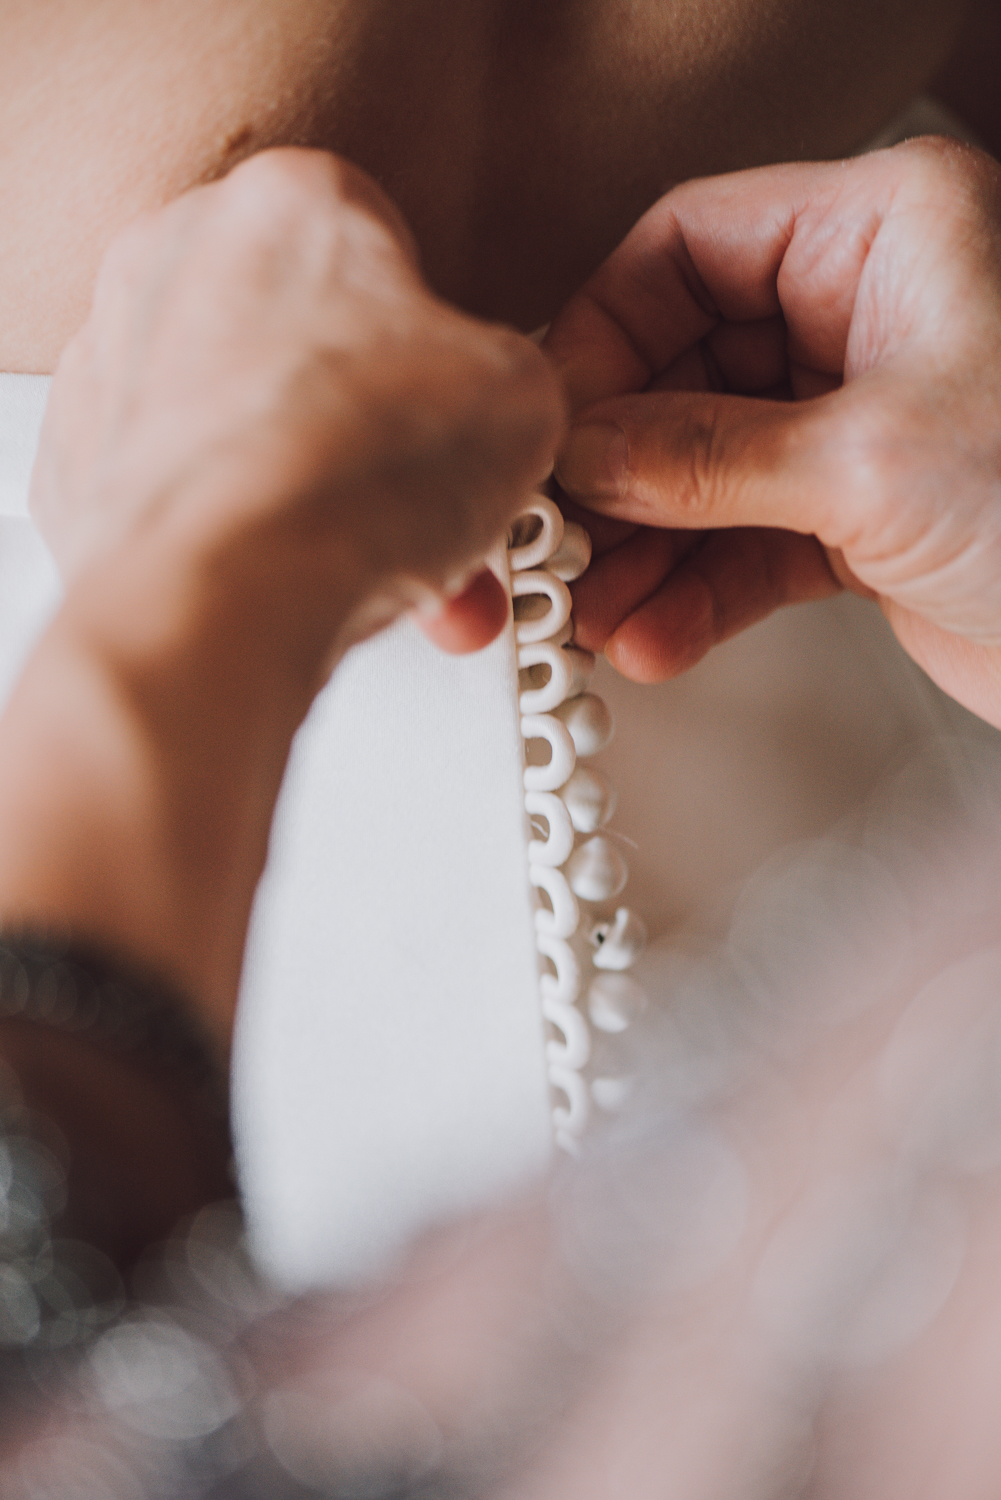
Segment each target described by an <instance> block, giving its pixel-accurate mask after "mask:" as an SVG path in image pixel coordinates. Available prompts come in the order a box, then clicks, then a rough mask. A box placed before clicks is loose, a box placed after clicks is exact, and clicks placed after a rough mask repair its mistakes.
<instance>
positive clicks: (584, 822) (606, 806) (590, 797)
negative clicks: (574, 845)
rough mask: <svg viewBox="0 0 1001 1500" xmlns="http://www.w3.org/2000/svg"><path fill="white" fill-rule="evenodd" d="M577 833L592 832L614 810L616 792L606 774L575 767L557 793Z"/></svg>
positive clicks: (606, 820)
mask: <svg viewBox="0 0 1001 1500" xmlns="http://www.w3.org/2000/svg"><path fill="white" fill-rule="evenodd" d="M560 796H561V797H562V799H563V801H564V802H565V803H566V806H567V811H568V812H569V814H570V821H571V822H572V823H573V826H574V827H575V828H576V830H577V832H578V833H596V832H597V831H598V829H599V828H601V827H603V826H604V824H606V823H607V822H608V820H609V818H610V817H612V815H613V813H614V812H615V804H616V802H617V801H618V793H617V791H616V789H615V787H614V786H612V784H611V782H610V781H609V780H608V779H607V777H605V776H603V775H602V774H601V772H600V771H593V770H592V769H591V767H590V766H578V767H577V769H576V770H575V771H574V773H573V775H572V776H571V777H570V780H569V781H568V782H567V784H566V786H565V787H563V789H562V791H561V792H560Z"/></svg>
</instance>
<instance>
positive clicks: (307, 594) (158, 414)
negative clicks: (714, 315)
mask: <svg viewBox="0 0 1001 1500" xmlns="http://www.w3.org/2000/svg"><path fill="white" fill-rule="evenodd" d="M401 413H406V414H407V416H406V418H403V417H401ZM562 418H563V405H562V400H561V396H560V392H559V389H558V385H557V383H556V380H555V378H554V376H553V374H552V372H551V370H550V369H549V367H548V365H547V363H546V361H545V360H544V359H543V357H542V355H541V354H540V353H539V352H538V350H537V349H536V348H535V347H534V345H532V344H531V343H530V342H529V341H528V340H526V339H523V338H522V337H520V336H519V335H516V334H513V333H511V332H509V331H506V330H503V329H498V328H494V327H489V326H487V325H485V324H482V323H479V322H477V321H475V320H472V319H470V318H468V317H466V316H464V315H462V314H460V313H457V312H455V311H454V310H452V309H450V308H448V307H446V306H445V305H444V304H443V303H441V302H440V301H438V299H437V298H435V297H434V296H433V295H432V294H431V293H430V292H429V291H428V289H427V287H426V285H425V283H424V282H423V280H422V279H421V277H420V275H419V273H418V271H417V269H416V266H415V263H414V254H413V246H412V242H411V240H410V238H409V236H408V234H407V233H406V230H405V229H404V227H403V226H402V224H401V222H400V220H399V217H398V215H397V214H396V212H395V210H394V209H393V208H392V206H391V205H390V204H388V202H387V201H386V199H385V198H384V196H383V195H382V194H381V192H380V191H379V189H378V188H377V187H376V186H375V184H374V183H372V182H371V181H370V180H369V179H368V178H366V177H365V176H364V175H363V174H362V173H360V172H358V171H357V169H355V168H353V167H350V166H348V165H347V164H346V163H339V162H337V161H335V160H334V159H333V158H331V157H329V156H327V155H325V154H321V153H317V152H306V151H295V150H293V151H284V152H271V153H264V154H262V155H259V156H257V157H255V158H254V159H253V160H252V161H250V162H247V163H245V164H244V165H243V166H241V167H240V168H238V169H237V170H236V171H234V172H233V173H231V174H230V176H229V177H227V178H226V180H225V181H224V182H222V183H220V184H217V185H214V186H212V187H205V188H200V189H197V190H195V191H193V192H192V193H190V194H188V195H187V196H186V197H184V198H182V199H180V200H178V201H177V202H176V203H174V204H173V205H171V207H170V208H168V209H166V210H163V211H161V212H160V213H159V214H157V215H153V216H151V217H148V218H147V219H145V220H143V221H141V222H139V223H137V224H136V225H134V226H133V227H132V228H131V229H130V230H129V231H128V233H127V234H125V235H124V236H123V237H122V238H120V239H119V240H118V241H117V243H116V245H115V247H114V249H113V250H112V252H111V253H110V255H109V257H108V259H107V260H106V262H105V266H104V269H103V270H102V273H101V277H100V279H99V282H98V287H97V292H96V296H95V300H94V310H93V313H92V316H91V319H90V320H89V322H88V323H87V325H86V327H85V328H84V330H83V332H82V333H81V335H80V336H79V337H78V338H76V339H75V340H74V341H73V342H72V343H71V345H70V347H69V348H68V349H67V351H66V353H65V355H64V357H63V360H62V362H61V365H60V371H59V375H58V378H57V380H56V383H55V386H54V390H53V396H52V399H51V401H50V406H49V410H48V413H47V416H46V427H45V432H44V434H43V442H42V449H43V452H42V457H41V458H40V461H39V463H38V465H37V466H36V471H35V476H34V494H33V500H34V509H35V513H36V515H37V516H38V518H39V523H40V525H41V526H42V529H43V531H44V532H45V534H46V535H47V536H48V537H49V539H50V540H51V544H52V547H53V549H54V551H55V554H56V556H57V559H58V561H59V563H60V565H61V568H62V570H63V573H64V576H65V578H66V580H67V595H66V600H65V603H64V605H63V607H62V609H61V611H60V612H59V614H58V616H57V618H56V620H55V622H54V624H53V626H52V628H51V629H50V630H49V631H48V633H47V634H46V635H45V637H44V638H43V640H42V642H41V644H40V646H39V648H38V651H37V653H36V656H35V658H34V660H33V663H32V667H31V670H29V671H28V672H27V673H26V674H25V676H24V678H23V679H22V681H21V683H20V685H19V687H18V688H17V689H16V691H15V693H14V696H13V699H12V701H11V703H10V705H9V707H8V709H7V712H6V714H5V716H4V720H3V726H2V734H0V764H2V766H3V767H4V771H3V773H2V774H0V782H2V783H3V788H2V790H0V827H2V828H3V829H4V837H3V838H2V839H0V846H2V852H0V921H2V922H4V923H6V924H7V925H8V927H9V926H10V925H12V924H13V925H15V926H16V925H17V924H18V923H28V924H29V925H34V926H39V925H40V926H42V927H43V928H44V927H48V926H52V925H53V924H54V923H55V924H57V925H59V926H60V927H68V928H69V929H70V930H72V931H74V932H76V933H78V934H81V935H85V936H88V937H90V938H92V939H94V940H96V941H97V942H99V943H100V944H101V945H103V946H104V947H107V948H110V949H111V950H112V951H118V952H122V953H124V954H132V955H136V956H140V957H141V958H143V959H144V960H145V961H146V962H147V963H151V964H152V965H153V966H154V967H155V968H156V969H157V970H158V971H159V972H161V973H163V974H164V975H167V976H170V977H171V978H173V979H174V980H175V981H176V982H177V983H178V984H179V985H180V986H181V987H182V988H183V989H185V990H186V991H187V992H188V993H189V994H190V995H191V996H192V997H193V1003H194V1004H195V1005H196V1006H197V1008H198V1010H199V1012H200V1014H201V1016H202V1019H203V1021H204V1022H205V1023H206V1024H207V1025H208V1027H209V1028H210V1030H211V1031H212V1033H213V1035H214V1036H215V1038H216V1040H217V1042H218V1045H219V1048H220V1051H221V1053H222V1055H223V1056H226V1055H227V1054H228V1047H229V1039H230V1034H231V1030H232V1021H233V1010H234V1006H235V999H236V986H237V980H238V977H239V972H240V964H241V959H242V953H243V943H244V937H245V934H246V928H247V921H248V918H249V912H250V904H251V901H252V898H253V893H254V889H255V886H256V884H257V880H258V877H259V875H260V872H261V869H262V867H263V863H264V858H265V853H266V847H267V838H268V831H269V828H270V822H271V814H272V811H273V808H274V802H275V798H276V796H277V794H278V789H279V786H280V783H281V778H282V774H283V772H284V768H285V762H286V759H287V756H288V752H289V748H290V745H291V741H292V736H293V734H294V733H295V730H296V729H297V728H298V726H299V724H300V723H301V721H302V719H303V718H304V717H305V714H306V712H307V710H308V708H309V705H310V703H311V701H312V699H313V697H314V695H315V694H316V692H317V691H318V690H319V689H320V687H321V686H322V685H323V683H324V682H325V680H326V678H327V677H328V675H329V673H330V672H331V670H332V669H333V667H334V665H335V664H336V662H337V661H338V660H339V658H340V656H341V655H342V654H343V652H344V651H345V650H346V649H347V648H348V647H349V646H350V645H351V644H352V643H353V642H355V641H358V640H360V639H362V638H363V637H364V636H366V635H368V634H371V633H372V632H373V631H374V630H377V629H380V628H381V627H383V626H384V625H386V624H388V623H389V622H390V621H391V620H393V619H394V618H395V617H396V616H397V615H399V614H400V613H401V612H403V611H404V610H407V609H416V610H418V611H419V612H421V613H422V614H424V615H426V616H429V617H432V618H433V625H432V630H435V629H437V630H439V631H442V632H443V633H444V634H446V635H450V637H451V639H450V644H452V645H454V644H456V637H458V636H464V637H465V638H466V644H467V645H468V644H475V643H476V639H477V631H478V632H479V634H480V635H482V634H483V633H484V631H485V633H486V635H487V636H488V637H489V635H490V634H491V633H493V632H494V631H495V629H496V628H497V627H498V625H499V623H502V622H503V620H504V619H505V618H506V603H505V604H504V609H503V612H502V614H501V616H500V621H497V620H496V614H495V613H493V614H492V613H491V612H492V611H493V610H494V604H495V602H496V590H497V589H498V587H499V586H498V585H496V582H494V583H493V585H492V587H491V588H488V589H487V597H486V603H485V604H484V601H483V599H482V597H479V596H480V595H482V593H483V583H482V576H481V574H480V569H481V567H482V560H483V558H484V556H485V555H486V554H487V552H488V551H489V550H490V549H491V548H492V547H493V546H494V545H495V544H496V543H497V542H498V541H499V539H500V538H501V537H502V536H503V534H504V529H505V527H506V525H507V523H508V521H509V519H510V517H511V516H512V515H513V514H514V512H515V511H516V509H517V506H518V504H519V502H521V501H522V500H523V499H524V497H525V495H526V494H527V493H529V492H530V491H531V489H532V487H533V485H534V484H535V483H537V482H538V480H539V478H540V477H541V476H542V474H544V473H545V472H546V471H547V470H548V468H549V467H550V466H551V463H552V458H553V453H554V449H555V445H556V441H557V438H558V436H559V433H560V430H561V422H562ZM181 433H183V434H184V439H183V442H180V443H179V442H178V434H181ZM471 576H472V577H474V578H475V579H476V581H475V582H474V585H473V588H472V590H471V591H470V590H468V589H467V588H466V585H467V584H468V582H469V580H470V577H471ZM455 597H458V599H459V603H458V606H457V607H456V609H455V610H454V611H453V615H452V616H449V614H448V612H447V611H446V613H445V615H444V617H443V615H442V610H443V605H445V603H446V601H448V600H449V599H450V598H455ZM290 600H294V601H295V603H294V607H290V606H289V601H290ZM464 616H470V617H471V619H472V626H473V628H472V629H471V628H470V621H469V619H464ZM484 617H485V618H484ZM492 620H493V623H491V621H492Z"/></svg>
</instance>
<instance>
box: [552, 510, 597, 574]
mask: <svg viewBox="0 0 1001 1500" xmlns="http://www.w3.org/2000/svg"><path fill="white" fill-rule="evenodd" d="M590 561H591V538H590V537H589V536H588V534H587V532H586V531H585V530H584V528H583V526H578V525H577V522H576V521H565V522H564V524H563V540H562V541H561V542H560V545H559V546H558V547H557V548H556V549H555V550H554V551H553V552H552V553H551V554H549V555H548V556H547V557H546V559H545V563H546V567H547V568H548V569H549V571H550V573H555V575H556V577H557V578H562V580H563V582H564V583H573V581H574V579H575V578H579V577H580V575H581V574H582V573H586V572H587V567H588V564H589V563H590Z"/></svg>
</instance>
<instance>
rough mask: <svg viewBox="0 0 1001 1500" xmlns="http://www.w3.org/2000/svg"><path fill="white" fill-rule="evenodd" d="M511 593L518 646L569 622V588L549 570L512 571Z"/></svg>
mask: <svg viewBox="0 0 1001 1500" xmlns="http://www.w3.org/2000/svg"><path fill="white" fill-rule="evenodd" d="M511 594H512V596H513V598H514V621H515V623H514V637H515V640H516V641H517V642H518V644H519V646H531V645H533V644H534V643H535V642H536V641H547V640H549V638H550V637H551V636H554V635H556V634H557V633H558V632H559V631H560V630H562V629H563V628H564V626H565V625H567V624H568V623H569V620H570V610H571V609H572V607H573V600H572V599H571V598H570V590H569V589H568V588H567V586H566V584H565V583H561V582H560V580H559V579H558V578H554V577H553V575H552V573H547V572H545V571H544V570H543V569H541V568H533V569H532V570H531V571H530V572H528V573H515V575H514V577H513V578H512V579H511ZM606 712H607V710H606Z"/></svg>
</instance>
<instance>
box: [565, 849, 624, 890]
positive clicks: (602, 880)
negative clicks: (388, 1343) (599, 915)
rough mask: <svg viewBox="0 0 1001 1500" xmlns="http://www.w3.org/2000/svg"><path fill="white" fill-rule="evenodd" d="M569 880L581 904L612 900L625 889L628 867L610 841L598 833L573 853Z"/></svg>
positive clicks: (568, 872)
mask: <svg viewBox="0 0 1001 1500" xmlns="http://www.w3.org/2000/svg"><path fill="white" fill-rule="evenodd" d="M567 879H568V880H569V882H570V888H571V890H572V891H573V893H574V895H575V896H579V897H580V898H581V900H582V901H611V899H612V897H613V896H617V895H618V894H619V892H620V891H622V890H624V889H625V885H626V881H627V880H628V879H629V866H628V865H627V864H626V861H625V859H624V858H623V856H622V854H621V853H620V852H619V850H618V849H617V848H616V846H615V845H614V844H613V843H612V841H611V839H607V838H605V836H604V835H603V834H600V833H599V834H597V835H596V836H595V837H594V838H591V839H588V840H587V842H586V843H584V844H581V845H579V847H578V848H577V849H575V850H574V852H573V854H572V855H571V857H570V858H569V860H568V861H567Z"/></svg>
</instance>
